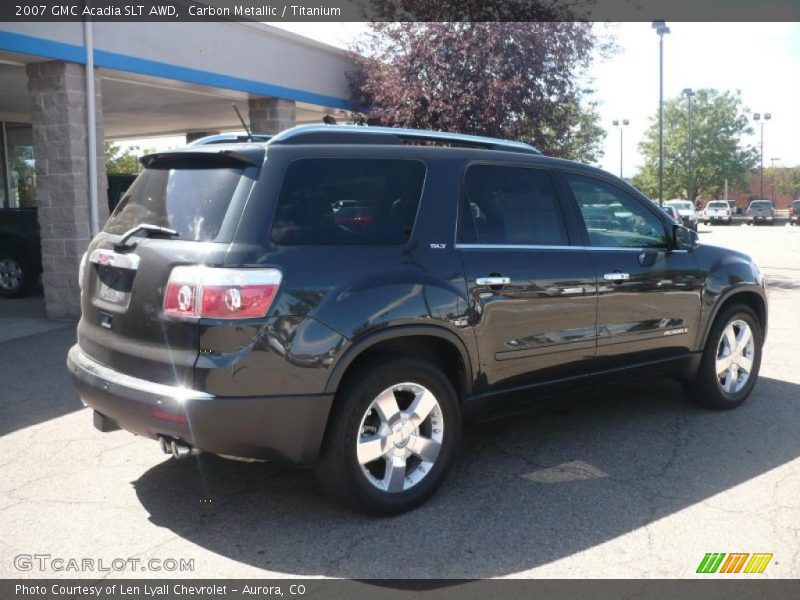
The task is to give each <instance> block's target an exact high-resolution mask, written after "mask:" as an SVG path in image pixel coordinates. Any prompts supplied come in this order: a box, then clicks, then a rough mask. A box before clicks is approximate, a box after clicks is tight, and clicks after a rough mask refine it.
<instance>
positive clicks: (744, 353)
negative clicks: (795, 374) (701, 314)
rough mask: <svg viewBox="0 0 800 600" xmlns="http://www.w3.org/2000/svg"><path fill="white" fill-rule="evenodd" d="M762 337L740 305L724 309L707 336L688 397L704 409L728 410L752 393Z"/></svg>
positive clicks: (748, 311) (751, 315)
mask: <svg viewBox="0 0 800 600" xmlns="http://www.w3.org/2000/svg"><path fill="white" fill-rule="evenodd" d="M763 343H764V333H763V329H762V327H761V324H760V323H759V321H758V318H757V317H756V315H755V313H753V311H752V310H751V309H750V308H749V307H748V306H746V305H744V304H735V305H733V306H731V307H729V308H727V309H724V311H723V313H722V314H720V315H719V316H718V317H717V319H716V321H715V322H714V325H713V327H712V328H711V331H710V332H709V334H708V340H707V341H706V347H705V350H704V351H703V358H702V359H701V362H700V368H699V370H698V372H697V375H696V376H695V379H694V380H693V381H691V382H689V383H688V384H686V391H687V392H688V394H689V397H690V398H691V399H692V401H694V402H695V403H696V404H699V405H701V406H705V407H707V408H715V409H722V410H724V409H730V408H736V407H737V406H739V405H740V404H742V402H744V401H745V400H746V399H747V397H748V396H749V395H750V392H751V391H752V390H753V386H754V385H755V383H756V379H757V377H758V371H759V369H760V367H761V351H762V345H763Z"/></svg>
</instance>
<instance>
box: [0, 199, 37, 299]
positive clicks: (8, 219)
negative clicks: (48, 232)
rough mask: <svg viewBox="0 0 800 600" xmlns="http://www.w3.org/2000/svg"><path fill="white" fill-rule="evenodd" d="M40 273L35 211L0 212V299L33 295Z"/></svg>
mask: <svg viewBox="0 0 800 600" xmlns="http://www.w3.org/2000/svg"><path fill="white" fill-rule="evenodd" d="M41 273H42V250H41V242H40V241H39V223H38V221H37V220H36V209H35V208H10V209H4V210H0V297H3V298H13V297H15V296H23V295H25V294H27V293H30V292H32V291H33V290H35V289H36V287H37V286H38V284H39V278H40V275H41Z"/></svg>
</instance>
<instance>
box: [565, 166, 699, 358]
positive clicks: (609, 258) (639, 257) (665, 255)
mask: <svg viewBox="0 0 800 600" xmlns="http://www.w3.org/2000/svg"><path fill="white" fill-rule="evenodd" d="M562 176H563V178H564V181H565V187H566V188H567V189H568V190H569V191H570V192H571V193H572V196H573V199H574V201H575V202H576V204H577V206H578V208H579V212H580V213H581V214H582V215H585V216H584V224H585V231H584V235H585V236H586V238H585V239H586V243H587V247H588V249H589V255H590V256H591V261H592V264H593V266H594V270H595V273H596V274H597V282H598V287H597V291H598V295H597V335H598V338H597V368H598V369H603V368H615V367H621V366H629V365H632V364H634V363H639V362H647V361H652V360H661V359H668V358H672V357H676V356H681V355H685V354H686V353H688V352H690V351H691V349H692V343H693V340H694V339H695V338H696V335H697V327H698V320H699V316H700V292H701V288H702V275H703V273H702V271H700V270H699V269H698V268H697V264H696V263H695V260H694V255H693V254H692V253H690V252H687V251H685V250H672V249H670V243H669V234H668V231H667V224H668V221H667V219H665V218H664V217H663V216H662V215H661V214H660V211H659V209H658V207H657V206H656V205H655V204H653V203H652V202H651V201H650V200H647V199H640V198H638V197H636V196H634V195H633V194H631V193H629V192H627V191H625V190H623V189H622V188H621V187H619V186H617V185H616V184H615V183H613V182H612V181H610V180H604V179H600V178H595V177H590V176H586V175H583V174H574V173H563V174H562ZM615 204H622V205H623V206H624V207H625V209H626V212H628V213H629V214H630V215H631V216H630V218H627V219H624V220H622V219H617V220H612V221H610V222H606V223H602V224H598V223H597V222H596V221H595V220H594V219H592V218H590V217H591V215H593V214H594V212H595V211H596V209H597V207H602V206H607V205H615Z"/></svg>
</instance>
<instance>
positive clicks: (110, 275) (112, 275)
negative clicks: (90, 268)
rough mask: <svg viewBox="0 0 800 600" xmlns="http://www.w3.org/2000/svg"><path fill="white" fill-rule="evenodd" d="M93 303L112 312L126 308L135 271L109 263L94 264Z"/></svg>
mask: <svg viewBox="0 0 800 600" xmlns="http://www.w3.org/2000/svg"><path fill="white" fill-rule="evenodd" d="M94 272H95V273H94V277H93V278H92V279H93V280H94V290H93V292H94V293H93V298H92V301H93V304H94V305H95V306H97V307H98V308H103V309H106V310H110V311H113V312H120V311H124V310H127V308H128V305H129V304H130V300H131V290H132V289H133V280H134V278H135V276H136V271H131V270H130V269H120V268H117V267H112V266H109V265H94Z"/></svg>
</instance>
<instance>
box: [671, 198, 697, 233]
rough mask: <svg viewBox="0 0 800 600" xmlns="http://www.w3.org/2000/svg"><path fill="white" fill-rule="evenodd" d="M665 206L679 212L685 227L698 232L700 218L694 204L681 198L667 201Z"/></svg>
mask: <svg viewBox="0 0 800 600" xmlns="http://www.w3.org/2000/svg"><path fill="white" fill-rule="evenodd" d="M664 206H671V207H673V208H674V209H675V210H677V211H678V216H680V218H681V221H682V222H683V225H684V227H688V228H689V229H693V230H694V231H697V220H698V216H697V211H696V210H695V209H694V204H692V202H690V201H689V200H681V199H680V198H676V199H674V200H667V201H666V202H664Z"/></svg>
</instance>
